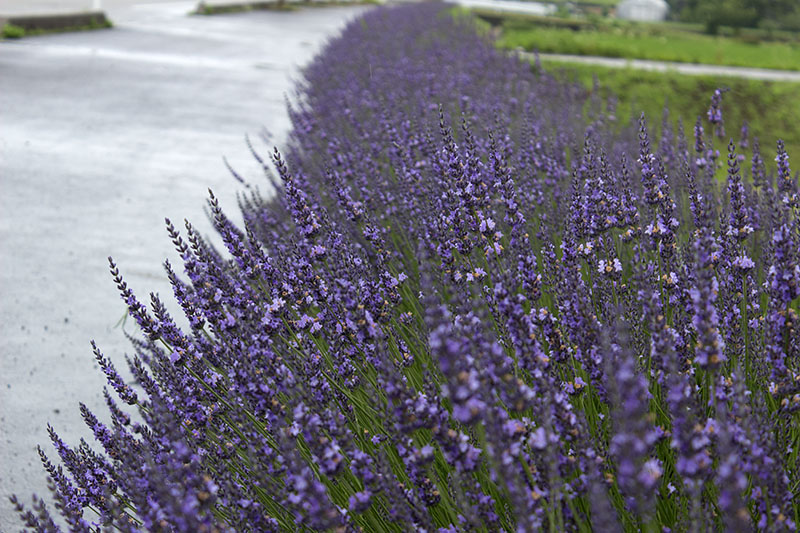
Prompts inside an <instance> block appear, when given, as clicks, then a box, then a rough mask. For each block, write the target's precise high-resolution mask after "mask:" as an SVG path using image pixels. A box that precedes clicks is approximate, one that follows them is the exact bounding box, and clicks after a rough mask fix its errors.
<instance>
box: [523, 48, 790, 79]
mask: <svg viewBox="0 0 800 533" xmlns="http://www.w3.org/2000/svg"><path fill="white" fill-rule="evenodd" d="M517 54H518V55H519V56H520V57H522V58H525V59H528V60H530V61H533V60H534V59H535V57H536V56H535V54H533V53H531V52H517ZM539 57H540V58H542V59H550V60H552V61H562V62H565V63H581V64H584V65H598V66H601V67H613V68H634V69H638V70H650V71H654V72H677V73H679V74H688V75H690V76H728V77H732V78H747V79H751V80H763V81H790V82H800V71H796V70H775V69H768V68H753V67H734V66H727V65H703V64H698V63H677V62H674V61H653V60H649V59H625V58H619V57H598V56H575V55H567V54H539Z"/></svg>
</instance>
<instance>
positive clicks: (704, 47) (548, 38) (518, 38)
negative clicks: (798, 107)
mask: <svg viewBox="0 0 800 533" xmlns="http://www.w3.org/2000/svg"><path fill="white" fill-rule="evenodd" d="M498 45H499V46H501V47H504V48H510V49H513V48H517V47H522V48H524V49H526V50H539V51H540V52H552V53H561V54H575V55H596V56H607V57H623V58H630V59H633V58H638V59H653V60H660V61H678V62H683V63H707V64H711V65H732V66H747V67H760V68H774V69H786V70H800V42H797V41H795V42H774V41H769V42H767V41H762V42H743V41H742V40H739V39H736V38H734V37H723V36H717V37H713V36H709V35H703V34H698V33H694V32H689V31H681V30H671V29H668V28H667V27H665V25H656V26H648V25H647V24H641V25H636V26H630V27H628V28H604V29H589V28H586V29H580V30H573V29H569V28H556V27H542V26H538V25H536V26H531V25H528V26H525V25H524V24H519V23H517V24H509V25H506V26H504V27H503V29H502V33H501V35H500V38H499V40H498Z"/></svg>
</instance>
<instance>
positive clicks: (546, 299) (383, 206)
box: [15, 4, 800, 533]
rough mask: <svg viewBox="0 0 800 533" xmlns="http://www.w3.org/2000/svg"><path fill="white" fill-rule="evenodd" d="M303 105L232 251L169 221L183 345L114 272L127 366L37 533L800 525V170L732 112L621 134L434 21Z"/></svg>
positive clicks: (476, 40) (64, 452)
mask: <svg viewBox="0 0 800 533" xmlns="http://www.w3.org/2000/svg"><path fill="white" fill-rule="evenodd" d="M299 91H300V97H299V98H298V100H297V103H296V104H295V105H294V106H293V108H292V109H291V110H290V116H291V118H292V124H293V132H292V135H291V137H290V140H289V141H288V143H287V144H286V145H284V146H281V147H278V148H276V149H274V150H268V149H267V148H264V147H263V146H262V145H260V144H258V143H254V144H253V146H252V149H253V155H254V157H256V158H257V159H258V161H259V162H260V163H261V164H262V165H263V166H264V169H265V173H266V175H267V177H266V178H265V180H264V181H263V182H261V183H255V182H251V181H246V180H244V179H241V178H239V179H240V181H241V189H242V193H241V195H240V197H239V198H240V201H239V206H238V211H237V207H236V206H227V205H225V206H220V202H219V201H218V199H217V196H215V194H214V193H210V196H209V200H208V210H209V213H210V216H211V217H212V219H213V222H214V225H215V227H216V229H217V231H218V233H219V236H220V237H221V240H222V241H223V242H224V243H225V246H226V249H224V250H223V249H216V248H215V247H214V246H213V245H212V244H210V242H209V241H208V240H207V239H205V238H203V237H202V236H201V235H200V233H199V232H198V231H197V230H195V229H194V227H193V226H192V225H191V224H190V223H189V222H187V223H186V224H180V225H179V224H177V223H174V222H172V221H169V220H168V221H167V222H166V226H167V230H168V233H169V235H170V237H171V239H172V241H173V243H174V245H175V248H176V250H177V251H178V253H179V254H180V257H181V258H182V259H183V264H182V265H177V264H176V265H172V264H170V263H168V262H167V263H165V265H164V267H165V277H167V278H168V279H169V281H170V282H171V285H172V288H173V292H174V298H175V300H176V301H177V303H178V304H179V305H180V307H181V308H182V310H183V312H184V314H185V315H186V321H188V324H189V327H188V328H186V329H181V328H180V327H179V326H177V325H176V322H175V321H174V320H173V318H172V317H171V316H170V314H169V312H168V311H167V306H166V305H165V303H164V302H162V301H161V300H160V299H159V297H157V296H146V295H143V294H134V293H133V292H132V291H131V290H130V289H129V287H128V285H127V283H126V281H125V270H126V265H125V264H117V263H116V262H115V261H114V260H113V259H111V258H110V259H109V262H110V270H111V275H112V277H113V279H114V281H115V283H116V284H117V286H118V288H119V291H120V294H121V296H122V298H123V300H124V301H125V303H126V304H127V306H128V309H129V314H130V317H131V318H132V319H133V320H135V322H136V323H137V324H138V326H139V329H140V332H141V334H140V336H138V337H136V338H134V339H132V343H133V348H132V350H133V352H132V353H134V354H135V355H132V356H129V357H124V356H123V355H122V354H116V353H108V354H104V353H103V351H102V350H103V347H102V346H95V347H94V348H95V357H96V360H97V362H98V363H99V365H100V367H101V368H102V370H103V372H104V373H105V375H106V377H107V379H108V387H107V390H106V391H105V399H106V403H107V406H108V410H109V413H102V414H101V413H93V412H91V411H90V410H89V409H88V408H87V407H85V406H81V407H80V409H81V412H82V414H83V418H84V419H85V421H86V423H87V426H88V429H87V436H88V435H90V434H92V435H93V436H94V442H93V443H91V444H90V443H88V442H82V443H75V442H64V441H62V439H61V438H60V437H59V436H58V434H57V433H56V431H55V430H52V429H51V431H50V436H51V439H52V442H53V444H54V445H55V448H56V450H57V452H58V455H59V457H47V456H46V455H45V454H44V453H43V452H42V462H43V464H44V467H45V470H46V472H43V474H42V475H43V476H44V475H49V476H50V478H51V482H52V486H53V489H54V495H55V500H56V502H57V503H56V509H52V508H46V507H45V505H44V503H43V502H40V501H39V500H34V501H33V502H29V501H25V499H24V498H20V499H19V500H16V502H15V503H16V505H17V508H18V510H19V512H20V516H21V518H22V521H23V522H24V523H25V525H26V526H27V528H28V529H29V530H32V531H56V530H58V529H59V526H58V525H57V523H66V525H67V527H68V529H69V530H70V531H125V532H127V531H176V532H177V531H181V532H212V531H214V532H215V531H259V532H260V531H342V532H349V531H363V532H407V531H421V532H422V531H424V532H429V533H433V532H439V533H455V532H473V531H485V532H495V531H515V532H528V531H530V532H534V531H551V532H560V531H580V532H589V531H597V532H613V531H644V532H657V531H658V532H660V531H726V532H727V531H733V532H737V531H769V532H772V531H794V530H795V529H796V527H797V524H798V523H800V462H799V461H798V450H800V327H798V320H800V318H799V317H798V312H800V193H798V174H797V173H796V172H795V171H793V170H792V169H791V167H790V162H789V155H788V154H787V153H786V151H785V149H784V147H783V145H782V143H778V145H777V146H759V143H758V139H755V138H751V136H750V135H749V134H748V131H747V127H746V125H742V124H728V123H725V120H724V119H725V109H726V107H728V106H736V105H737V104H736V102H735V101H733V100H731V99H729V98H726V94H725V92H724V91H716V92H714V93H713V94H709V95H708V112H707V114H706V115H704V116H701V117H697V121H696V123H687V124H682V123H681V121H679V120H677V119H673V118H670V116H669V114H668V113H665V114H664V117H663V118H662V117H658V118H656V117H645V116H642V117H633V118H629V117H624V116H617V114H616V110H615V108H614V101H613V100H609V101H607V102H606V101H600V100H599V99H598V98H589V97H588V96H587V92H586V90H585V89H584V88H583V87H582V86H579V85H569V84H565V83H564V82H562V81H558V80H557V79H556V78H555V77H553V76H551V75H550V74H548V73H547V72H546V71H545V70H543V69H542V68H541V67H540V66H537V65H534V66H532V65H529V64H527V63H524V62H521V61H520V60H518V59H516V58H514V57H511V56H507V55H504V54H503V53H502V52H498V51H496V50H495V48H494V47H493V45H492V43H491V42H490V41H489V40H488V39H487V38H486V37H484V36H482V35H481V34H480V33H479V32H478V31H477V28H476V26H475V24H474V22H473V21H472V20H471V19H469V18H466V17H461V16H456V17H454V16H453V15H452V14H451V13H450V12H448V11H447V10H446V8H445V7H444V6H442V5H440V4H417V5H404V6H398V7H392V8H379V9H375V10H372V11H369V12H367V13H366V14H365V15H363V16H361V17H360V18H359V19H357V20H355V21H353V22H351V23H350V24H349V26H348V27H347V28H346V30H345V31H344V32H343V33H342V34H341V35H340V36H339V37H338V38H336V39H334V40H332V41H331V42H330V43H329V44H328V45H327V47H326V49H325V50H324V51H323V52H322V54H321V55H320V56H318V57H317V59H316V60H315V61H314V62H313V63H312V64H311V65H310V66H308V67H307V68H306V69H305V71H304V78H303V80H302V82H301V83H300V85H299ZM254 97H257V95H254ZM237 177H238V176H237ZM223 209H224V210H223ZM234 211H237V212H236V217H235V218H236V219H243V220H244V224H243V225H237V224H235V223H234V222H232V220H231V219H229V218H228V216H227V215H226V212H230V213H233V212H234ZM231 217H232V218H233V215H231ZM181 322H183V319H181ZM123 366H127V367H128V368H129V372H126V373H124V374H121V373H120V372H118V371H117V367H120V368H122V367H123ZM128 374H130V375H132V376H133V378H134V379H133V380H132V381H126V379H125V378H124V377H123V375H128ZM105 420H109V421H110V422H108V423H106V422H104V421H105ZM55 515H61V517H60V518H58V519H56V518H55Z"/></svg>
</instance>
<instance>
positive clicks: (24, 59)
mask: <svg viewBox="0 0 800 533" xmlns="http://www.w3.org/2000/svg"><path fill="white" fill-rule="evenodd" d="M9 1H13V0H0V3H5V2H9ZM27 1H28V0H25V2H27ZM112 3H114V2H112V0H109V1H108V2H107V4H108V5H109V6H110V5H111V4H112ZM115 3H116V4H118V6H117V7H115V8H114V9H116V11H114V10H111V16H112V19H113V20H114V22H115V24H116V26H115V28H114V29H111V30H98V31H92V32H82V33H70V34H53V35H46V36H41V37H34V38H26V39H22V40H20V41H16V42H10V41H6V42H0V432H1V433H0V531H16V530H18V529H19V523H18V522H17V521H16V517H15V516H14V514H13V512H12V509H11V507H10V504H9V502H8V498H7V496H8V495H9V494H10V493H12V492H17V493H19V494H20V496H22V497H23V498H24V499H25V500H27V499H28V498H30V495H31V493H32V492H34V491H35V492H39V493H41V494H46V492H47V491H46V488H45V487H46V486H45V477H44V475H43V471H42V469H41V467H40V466H39V463H38V458H37V455H36V450H35V446H36V444H37V443H46V441H47V432H46V430H45V424H46V423H48V422H50V423H51V424H52V425H53V426H54V427H55V428H56V429H57V430H58V431H59V432H60V433H61V434H62V435H63V436H64V437H65V439H66V440H67V441H68V442H71V443H77V442H78V440H79V438H80V437H87V438H90V437H91V433H90V432H89V430H88V429H87V428H86V427H85V426H84V425H83V423H82V421H81V420H80V415H79V413H78V401H83V402H85V403H86V404H87V405H88V406H89V407H91V408H92V409H96V410H97V412H98V414H102V415H103V416H102V417H103V418H106V417H105V408H104V406H103V402H102V396H101V391H102V385H103V379H102V376H101V374H100V372H99V371H98V370H97V368H96V367H97V365H96V364H94V363H93V359H92V353H91V350H90V347H89V340H90V339H92V338H95V339H96V340H97V342H98V345H99V346H100V347H101V348H102V349H103V350H104V351H105V352H106V353H107V354H108V355H109V356H111V357H112V359H113V360H115V361H116V362H117V364H118V366H119V367H124V366H125V365H124V359H123V358H122V355H123V354H124V353H125V352H127V351H129V348H128V347H129V345H128V343H127V341H126V340H125V339H124V337H123V332H122V329H121V328H119V327H115V325H116V324H117V322H118V321H119V320H120V318H121V317H122V316H123V315H124V314H125V307H124V305H123V303H122V302H121V300H120V299H119V297H118V296H117V294H116V289H115V288H114V286H113V284H112V282H111V279H110V276H109V275H108V269H107V261H106V257H107V256H109V255H113V256H114V257H115V259H116V260H117V261H118V263H119V265H120V268H121V270H122V273H123V274H124V275H125V276H126V277H127V279H128V282H129V284H130V285H131V286H132V287H133V288H134V290H135V291H136V292H137V293H138V294H139V295H140V297H143V298H145V299H146V298H147V294H148V292H149V291H158V292H160V293H161V294H162V295H164V296H167V297H169V296H170V294H171V291H170V287H169V284H168V283H167V282H166V279H165V277H164V275H163V273H162V270H161V266H160V265H161V263H162V261H163V260H164V258H170V259H171V260H172V261H173V263H178V261H179V260H178V258H177V257H176V254H175V253H174V252H173V251H172V246H171V244H170V242H169V240H168V238H167V236H166V233H165V230H164V229H163V227H164V222H163V219H164V216H169V217H171V218H172V219H173V220H175V221H176V222H179V221H182V220H183V219H184V217H186V218H189V219H190V220H191V221H192V222H194V223H195V225H197V226H199V227H200V229H201V231H202V232H203V233H206V234H208V233H211V228H210V224H209V223H208V222H207V220H206V217H205V214H204V212H203V206H204V201H205V198H206V194H207V193H206V190H207V188H208V187H211V188H213V189H214V191H215V192H216V193H217V195H218V196H219V197H220V198H221V202H222V205H223V207H224V208H225V209H226V210H227V212H228V213H229V214H230V215H231V216H232V218H234V219H237V220H238V219H239V217H238V210H237V208H236V199H235V194H236V191H238V190H240V189H241V187H240V186H239V185H238V184H237V183H236V182H235V181H233V179H232V178H231V177H230V175H229V174H228V172H227V170H226V169H225V167H224V165H223V163H222V156H223V155H224V156H227V157H228V158H229V160H230V162H231V164H232V165H233V166H234V167H235V168H236V169H237V170H238V171H239V172H240V173H242V174H243V175H245V176H247V177H249V178H250V179H251V180H252V181H254V182H257V183H260V184H263V185H262V188H263V189H265V188H267V187H268V186H267V185H266V180H264V179H263V178H262V177H261V172H260V169H259V168H258V166H257V165H256V164H255V163H254V161H253V159H252V157H251V156H250V154H249V152H248V150H247V147H246V145H245V143H244V135H245V133H249V134H251V136H255V137H257V135H258V133H259V131H260V130H261V128H262V127H264V126H266V127H267V128H269V130H270V131H271V132H272V133H273V134H274V138H275V142H276V143H277V144H279V145H280V144H281V143H282V142H283V139H284V137H285V135H286V132H287V131H288V128H289V121H288V117H287V114H286V111H285V100H284V96H285V94H286V93H287V92H289V91H290V89H291V87H292V81H291V80H292V77H295V76H297V74H298V65H302V64H305V63H306V62H307V61H309V59H310V58H311V57H312V56H313V54H314V53H315V52H316V51H317V50H318V49H319V47H320V46H321V45H322V43H323V42H324V40H325V39H326V38H327V37H328V36H330V35H331V34H333V33H335V32H337V31H338V30H339V28H341V27H342V26H343V24H344V23H345V21H347V20H348V19H350V18H351V17H353V16H355V15H356V14H357V13H359V12H362V11H363V10H364V9H366V8H355V7H354V8H324V9H323V8H316V9H306V10H298V11H293V12H268V11H261V12H252V13H246V14H245V13H242V14H232V15H218V16H213V17H203V16H192V17H188V16H186V13H188V12H189V11H190V10H191V9H192V8H193V7H194V6H195V2H193V1H190V2H174V1H173V2H149V3H144V2H143V3H134V2H132V1H127V2H124V1H123V0H116V2H115ZM268 149H269V147H266V146H264V147H263V149H262V152H263V153H267V151H268ZM175 307H176V306H174V305H173V306H172V309H173V310H174V309H175ZM126 329H127V330H129V331H131V330H132V328H131V322H130V321H128V323H127V325H126ZM46 449H47V450H48V451H50V452H51V453H52V454H53V455H54V452H53V451H52V448H51V447H49V446H48V447H46Z"/></svg>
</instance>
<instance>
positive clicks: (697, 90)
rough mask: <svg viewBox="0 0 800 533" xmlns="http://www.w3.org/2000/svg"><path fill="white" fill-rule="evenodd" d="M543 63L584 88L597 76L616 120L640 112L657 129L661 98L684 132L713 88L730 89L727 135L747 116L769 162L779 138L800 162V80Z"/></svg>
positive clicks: (705, 104)
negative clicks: (610, 99)
mask: <svg viewBox="0 0 800 533" xmlns="http://www.w3.org/2000/svg"><path fill="white" fill-rule="evenodd" d="M544 68H545V69H547V70H548V71H549V72H551V73H558V75H559V76H563V77H565V78H568V79H572V80H575V81H579V82H581V83H582V84H584V85H585V86H586V87H587V88H589V89H591V87H592V79H593V76H595V75H596V76H597V78H598V80H599V83H600V91H601V95H602V96H603V98H604V99H605V98H606V97H607V96H608V94H609V93H613V94H614V95H615V96H616V97H617V101H618V107H617V116H618V117H619V119H620V120H621V121H625V120H627V119H628V118H629V117H631V116H632V115H633V116H638V115H639V113H641V112H642V111H644V112H645V114H646V116H647V117H648V122H649V123H650V124H651V125H652V126H654V127H656V128H658V127H659V126H660V124H661V115H662V112H663V108H664V103H665V102H666V103H667V104H668V105H669V109H670V114H671V117H672V119H673V120H677V118H678V117H680V118H682V119H683V123H684V126H685V128H686V132H687V135H689V136H691V128H692V127H693V126H694V122H695V120H696V118H697V116H698V115H700V114H703V113H705V112H706V110H707V109H708V104H709V99H710V96H711V93H712V92H713V91H714V89H716V88H718V87H727V88H730V92H729V93H727V94H726V95H725V96H724V98H723V113H724V118H725V125H726V130H727V131H726V133H727V135H728V136H729V137H733V138H734V139H735V140H738V138H739V129H740V127H741V124H742V121H743V120H747V121H748V123H749V124H750V131H751V139H752V136H757V137H758V138H759V142H760V143H761V146H762V151H763V155H764V159H766V160H767V161H768V162H771V160H772V156H773V155H774V153H775V143H776V141H777V140H778V139H779V138H781V139H783V140H784V141H785V142H786V147H787V150H788V152H789V155H790V157H791V156H794V157H793V158H792V159H794V160H795V161H800V84H797V83H785V82H766V81H755V80H743V79H738V78H725V77H716V76H709V77H705V76H686V75H682V74H677V73H658V72H647V71H641V70H634V69H615V68H604V67H595V66H588V65H575V64H563V63H555V62H547V61H545V62H544ZM717 144H718V145H721V143H719V142H718V143H717ZM720 148H722V146H720ZM796 164H797V163H795V165H796Z"/></svg>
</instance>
